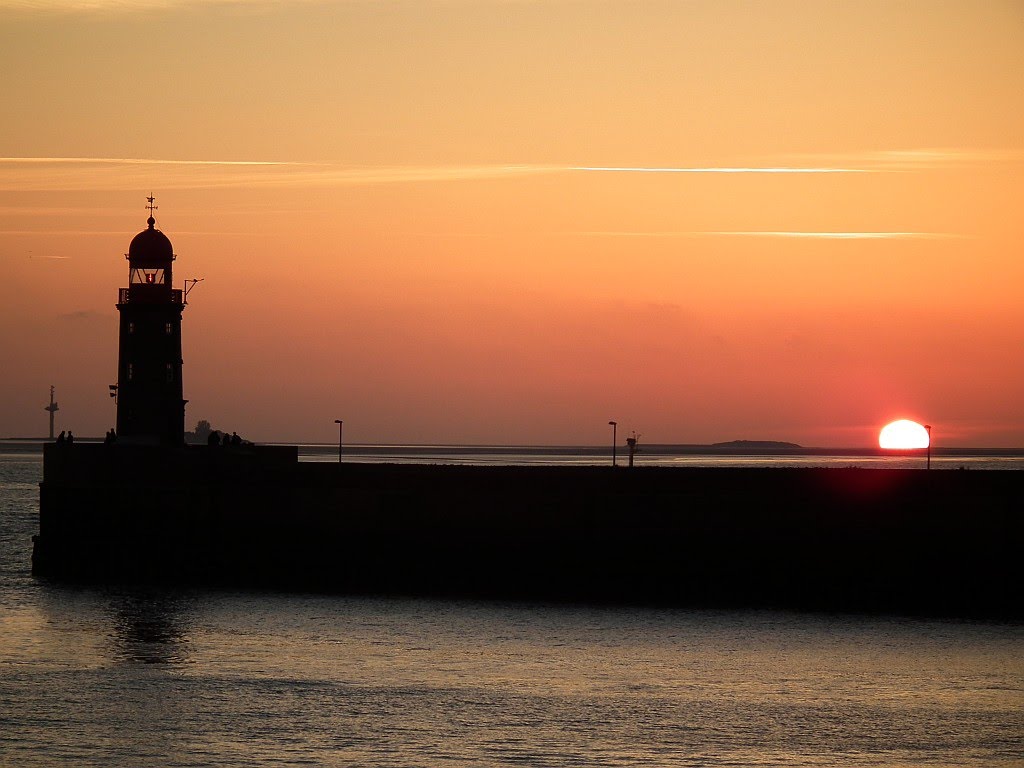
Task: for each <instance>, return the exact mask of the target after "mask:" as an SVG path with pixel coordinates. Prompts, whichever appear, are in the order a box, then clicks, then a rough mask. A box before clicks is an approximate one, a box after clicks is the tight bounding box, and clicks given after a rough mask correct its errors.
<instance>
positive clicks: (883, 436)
mask: <svg viewBox="0 0 1024 768" xmlns="http://www.w3.org/2000/svg"><path fill="white" fill-rule="evenodd" d="M928 442H929V440H928V430H927V429H925V428H924V427H923V426H921V425H920V424H918V423H917V422H916V421H910V420H909V419H900V420H898V421H894V422H892V423H891V424H886V425H885V426H884V427H882V431H881V432H880V433H879V435H878V445H879V447H881V448H886V449H890V450H903V451H906V450H910V449H913V448H927V447H928Z"/></svg>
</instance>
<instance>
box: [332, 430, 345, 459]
mask: <svg viewBox="0 0 1024 768" xmlns="http://www.w3.org/2000/svg"><path fill="white" fill-rule="evenodd" d="M334 423H335V424H337V425H338V463H339V464H341V431H342V430H343V429H344V428H345V426H344V425H345V422H343V421H342V420H341V419H335V420H334Z"/></svg>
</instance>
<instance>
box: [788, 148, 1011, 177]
mask: <svg viewBox="0 0 1024 768" xmlns="http://www.w3.org/2000/svg"><path fill="white" fill-rule="evenodd" d="M776 160H777V161H778V162H783V163H787V162H792V163H812V164H815V163H822V164H829V165H854V166H859V167H864V168H865V169H868V170H872V171H875V172H885V171H888V172H890V173H898V172H909V171H928V170H938V169H942V168H962V167H966V166H978V165H987V164H991V163H1012V162H1020V161H1024V151H1022V150H1019V149H975V148H970V147H922V148H917V149H889V150H872V151H865V152H848V153H842V154H829V153H810V154H795V155H784V156H782V157H777V158H776Z"/></svg>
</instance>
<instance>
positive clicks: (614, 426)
mask: <svg viewBox="0 0 1024 768" xmlns="http://www.w3.org/2000/svg"><path fill="white" fill-rule="evenodd" d="M608 426H609V427H611V428H612V466H613V467H614V466H616V464H615V444H616V443H617V442H618V440H617V438H616V437H615V432H616V430H617V429H618V426H619V422H617V421H609V422H608Z"/></svg>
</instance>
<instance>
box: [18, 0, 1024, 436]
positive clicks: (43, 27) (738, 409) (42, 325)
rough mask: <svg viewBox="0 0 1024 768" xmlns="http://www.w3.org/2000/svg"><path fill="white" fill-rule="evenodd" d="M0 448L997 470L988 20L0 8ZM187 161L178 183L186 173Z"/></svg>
mask: <svg viewBox="0 0 1024 768" xmlns="http://www.w3.org/2000/svg"><path fill="white" fill-rule="evenodd" d="M0 72H3V73H4V76H3V77H2V78H0V104H3V120H0V270H2V271H0V276H2V278H3V279H2V280H0V292H2V293H0V296H2V299H3V301H2V302H0V350H2V354H3V359H4V376H3V380H2V383H0V395H2V397H0V436H7V435H12V436H18V435H40V434H44V433H45V429H46V419H47V415H46V413H45V411H43V410H42V408H43V406H44V405H45V404H46V400H47V397H48V387H49V385H50V384H55V385H56V387H57V395H58V400H59V402H60V407H61V410H60V412H59V413H58V429H61V428H71V429H73V430H74V431H75V433H76V434H79V435H90V434H92V435H101V434H102V433H103V432H104V431H105V430H106V429H107V428H108V427H109V426H110V425H111V424H112V423H113V404H112V401H110V400H109V399H108V398H107V385H108V384H110V383H113V381H114V378H115V375H116V354H117V351H116V350H117V342H116V334H117V321H118V318H117V311H116V309H115V308H114V303H115V301H116V296H117V293H116V292H117V288H118V287H120V286H123V285H126V280H127V263H126V262H125V260H124V257H123V254H124V253H125V252H126V251H127V248H128V243H129V241H130V240H131V238H132V236H133V235H134V234H135V233H136V232H137V231H139V230H140V229H142V228H143V227H144V226H145V218H146V216H147V215H148V214H147V213H146V211H145V208H144V205H145V196H146V195H147V194H149V193H150V191H152V192H153V193H154V194H155V195H156V197H157V204H158V205H159V206H160V208H159V210H158V211H157V220H158V224H157V226H158V227H159V228H161V229H162V230H163V231H164V232H165V233H166V234H167V235H168V236H169V237H170V238H171V240H172V242H173V244H174V246H175V251H176V253H177V254H178V257H179V259H178V262H177V264H176V267H175V277H176V279H177V280H178V282H179V283H180V281H181V280H182V279H184V278H189V277H201V278H204V282H203V283H201V284H200V285H199V286H198V287H197V288H196V289H195V292H194V293H193V294H192V296H191V300H190V304H189V306H188V308H187V310H186V312H185V315H184V324H183V332H184V338H185V341H184V356H185V374H184V375H185V396H186V397H187V398H189V401H190V402H189V405H188V409H187V421H188V426H189V427H191V426H193V425H194V423H195V421H196V420H197V419H200V418H205V419H208V420H210V421H211V422H213V424H214V425H215V426H219V427H223V428H226V429H228V430H237V431H238V432H239V433H240V434H242V435H243V436H245V437H249V438H251V439H255V440H261V441H270V440H322V441H330V440H333V439H334V438H335V436H336V432H335V425H334V419H335V418H343V419H344V420H345V430H346V439H347V440H352V441H354V442H404V441H409V442H426V443H455V442H470V443H521V444H531V443H546V444H603V443H604V442H606V439H607V435H606V432H607V431H608V427H607V422H608V420H609V419H616V420H617V421H618V422H619V425H620V432H623V430H626V432H627V433H628V430H636V431H638V432H640V433H641V434H642V435H643V442H652V443H670V442H691V443H700V442H713V441H719V440H730V439H778V440H791V441H795V442H799V443H802V444H805V445H817V446H866V445H872V444H874V443H875V441H876V437H877V432H878V430H879V429H880V427H881V426H882V425H883V424H885V423H886V422H887V421H890V420H892V419H894V418H899V417H906V418H912V419H918V420H922V421H928V422H929V423H931V424H932V425H934V438H935V442H936V445H939V446H942V445H947V446H948V445H958V446H977V447H981V446H993V447H996V446H1007V447H1009V446H1024V399H1022V395H1024V259H1022V245H1024V216H1022V214H1021V211H1022V208H1024V206H1022V202H1024V138H1022V137H1024V6H1022V5H1021V4H1020V3H1018V2H1012V1H1007V2H977V0H970V1H967V2H932V1H931V0H928V1H923V2H905V3H891V2H858V3H820V2H810V1H808V2H772V3H730V2H724V1H723V2H717V1H712V0H708V1H707V2H701V1H699V0H694V1H693V2H682V1H678V2H613V1H610V2H591V1H589V0H551V1H550V2H508V1H507V0H415V1H412V0H408V1H406V0H386V1H385V0H344V1H342V2H316V1H315V0H308V1H306V2H287V3H286V2H283V1H281V2H278V1H274V0H267V1H266V2H242V1H241V0H234V1H232V0H192V1H188V0H162V1H161V0H137V1H133V0H118V1H117V2H115V1H114V0H107V1H104V0H95V1H94V2H90V3H81V2H70V0H68V1H67V2H62V0H47V2H42V1H40V2H38V3H36V2H31V0H13V1H12V0H0ZM197 161H198V162H197Z"/></svg>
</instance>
